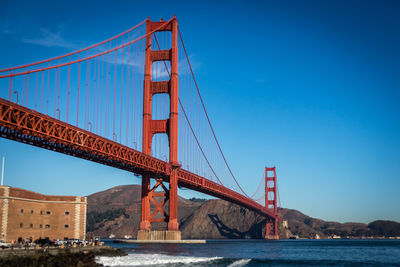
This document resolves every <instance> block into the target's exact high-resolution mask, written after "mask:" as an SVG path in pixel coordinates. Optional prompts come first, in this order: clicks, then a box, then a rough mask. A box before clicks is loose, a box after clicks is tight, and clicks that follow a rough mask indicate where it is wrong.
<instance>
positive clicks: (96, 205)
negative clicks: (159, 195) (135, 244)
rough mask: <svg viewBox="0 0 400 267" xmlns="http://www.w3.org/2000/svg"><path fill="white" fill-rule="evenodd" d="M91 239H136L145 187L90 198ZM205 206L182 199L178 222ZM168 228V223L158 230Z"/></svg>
mask: <svg viewBox="0 0 400 267" xmlns="http://www.w3.org/2000/svg"><path fill="white" fill-rule="evenodd" d="M87 202H88V205H87V214H88V215H87V217H88V218H87V228H88V236H101V237H103V238H106V237H109V236H110V235H111V234H112V235H115V236H116V237H124V236H125V235H127V236H129V235H131V236H132V237H136V234H137V231H138V229H139V224H140V213H141V186H140V185H121V186H117V187H113V188H111V189H108V190H105V191H101V192H98V193H95V194H92V195H90V196H88V199H87ZM158 202H161V201H158ZM201 204H202V203H201V202H196V201H189V200H186V199H184V198H182V197H178V206H179V213H178V221H180V222H181V221H182V220H184V219H185V218H187V217H188V216H190V215H191V214H192V213H193V211H194V210H195V209H197V208H198V207H199V206H200V205H201ZM163 227H166V224H164V223H158V224H155V225H154V229H162V228H163Z"/></svg>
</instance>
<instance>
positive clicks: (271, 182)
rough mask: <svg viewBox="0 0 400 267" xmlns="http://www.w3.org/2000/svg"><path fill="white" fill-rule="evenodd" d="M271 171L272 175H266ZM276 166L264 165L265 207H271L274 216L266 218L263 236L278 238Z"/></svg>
mask: <svg viewBox="0 0 400 267" xmlns="http://www.w3.org/2000/svg"><path fill="white" fill-rule="evenodd" d="M269 171H270V172H271V171H272V172H273V176H268V172H269ZM276 190H277V187H276V167H272V168H268V167H265V207H266V208H267V209H273V211H274V218H267V223H266V225H265V238H266V239H278V238H279V236H278V206H277V197H276Z"/></svg>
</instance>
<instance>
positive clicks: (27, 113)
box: [0, 98, 274, 219]
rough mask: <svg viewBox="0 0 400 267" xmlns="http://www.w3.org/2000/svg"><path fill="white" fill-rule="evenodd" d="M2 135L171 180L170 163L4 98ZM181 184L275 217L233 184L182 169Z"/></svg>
mask: <svg viewBox="0 0 400 267" xmlns="http://www.w3.org/2000/svg"><path fill="white" fill-rule="evenodd" d="M0 136H1V137H3V138H7V139H10V140H14V141H18V142H21V143H25V144H29V145H33V146H37V147H41V148H45V149H48V150H52V151H57V152H60V153H63V154H67V155H71V156H74V157H78V158H82V159H86V160H90V161H94V162H98V163H101V164H104V165H108V166H112V167H115V168H119V169H122V170H126V171H129V172H133V173H136V174H139V175H143V174H150V175H151V177H152V178H162V179H163V180H164V181H166V182H168V181H169V170H170V167H169V164H168V163H167V162H164V161H162V160H159V159H157V158H154V157H151V156H148V155H146V154H144V153H142V152H140V151H137V150H134V149H132V148H129V147H126V146H123V145H121V144H119V143H116V142H114V141H111V140H108V139H106V138H103V137H101V136H98V135H96V134H94V133H91V132H89V131H86V130H83V129H80V128H77V127H75V126H72V125H70V124H67V123H65V122H62V121H60V120H57V119H54V118H52V117H50V116H47V115H44V114H42V113H39V112H36V111H34V110H31V109H28V108H25V107H23V106H21V105H18V104H15V103H12V102H10V101H7V100H5V99H2V98H0ZM178 185H179V186H181V187H185V188H189V189H192V190H195V191H198V192H202V193H205V194H207V195H211V196H214V197H217V198H221V199H224V200H227V201H229V202H232V203H236V204H238V205H240V206H242V207H245V208H248V209H250V210H253V211H255V212H257V213H259V214H261V215H263V216H265V217H266V218H270V219H273V218H274V214H273V211H272V210H270V209H267V208H265V207H264V206H262V205H260V204H258V203H257V202H255V201H253V200H252V199H250V198H247V197H245V196H243V195H241V194H239V193H237V192H235V191H233V190H231V189H229V188H226V187H224V186H222V185H220V184H217V183H214V182H212V181H210V180H208V179H206V178H204V177H201V176H198V175H196V174H194V173H191V172H189V171H186V170H184V169H180V170H179V172H178Z"/></svg>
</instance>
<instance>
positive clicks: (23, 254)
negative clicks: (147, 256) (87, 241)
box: [0, 246, 126, 267]
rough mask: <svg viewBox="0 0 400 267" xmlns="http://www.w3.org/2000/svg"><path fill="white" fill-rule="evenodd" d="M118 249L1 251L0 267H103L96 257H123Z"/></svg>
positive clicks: (86, 248)
mask: <svg viewBox="0 0 400 267" xmlns="http://www.w3.org/2000/svg"><path fill="white" fill-rule="evenodd" d="M125 255H126V253H125V252H124V251H122V250H120V249H116V248H111V247H108V246H102V247H79V248H68V249H63V248H47V249H40V250H35V249H28V250H25V249H14V250H12V249H3V250H1V251H0V266H3V267H25V266H27V267H39V266H46V267H53V266H54V267H55V266H57V267H67V266H68V267H69V266H77V267H83V266H87V267H94V266H103V265H102V264H98V263H96V261H95V257H96V256H125Z"/></svg>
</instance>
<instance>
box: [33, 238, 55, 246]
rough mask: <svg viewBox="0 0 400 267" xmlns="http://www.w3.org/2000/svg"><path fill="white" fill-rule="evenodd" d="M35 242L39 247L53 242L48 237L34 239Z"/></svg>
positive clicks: (52, 244) (51, 244)
mask: <svg viewBox="0 0 400 267" xmlns="http://www.w3.org/2000/svg"><path fill="white" fill-rule="evenodd" d="M35 243H36V244H38V245H39V246H41V247H46V246H47V247H48V246H54V244H55V242H54V241H53V240H50V239H48V238H39V239H36V240H35Z"/></svg>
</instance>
